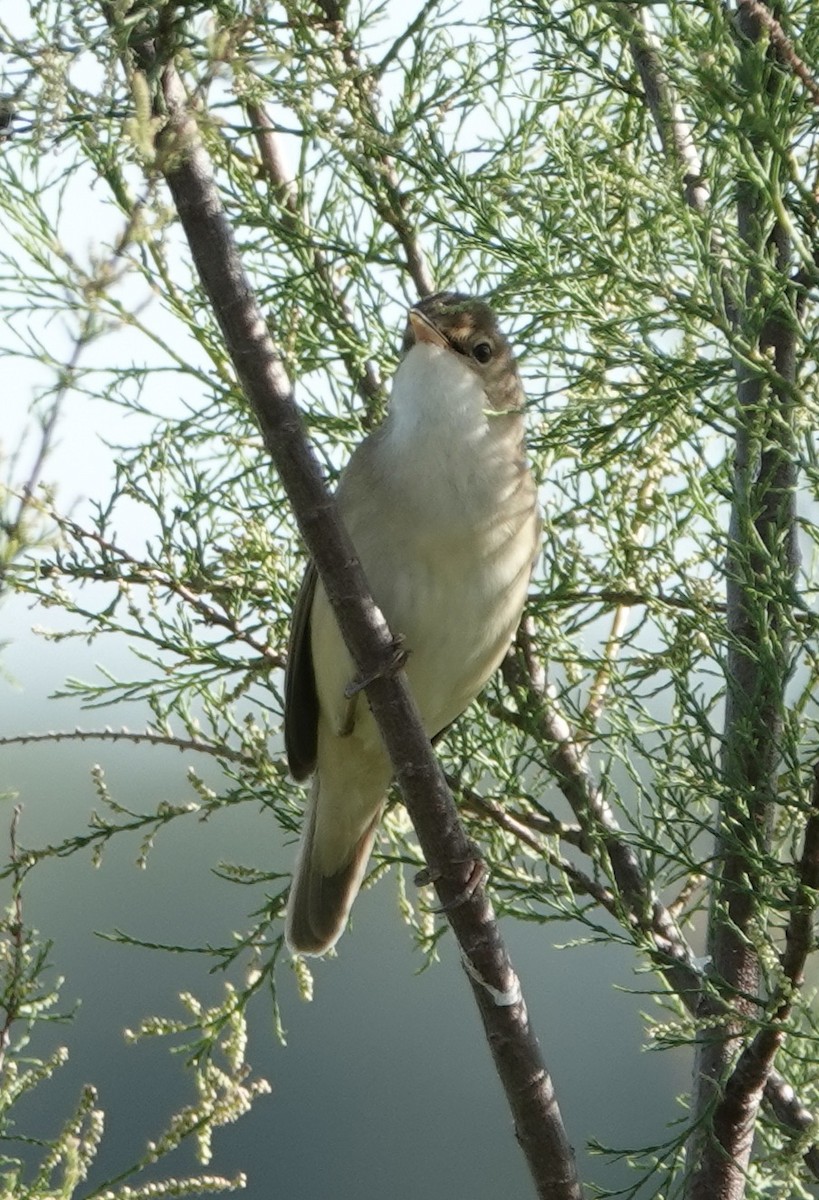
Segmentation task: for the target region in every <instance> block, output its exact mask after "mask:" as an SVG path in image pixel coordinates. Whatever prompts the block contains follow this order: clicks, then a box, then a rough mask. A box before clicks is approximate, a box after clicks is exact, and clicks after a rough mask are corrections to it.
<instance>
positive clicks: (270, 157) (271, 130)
mask: <svg viewBox="0 0 819 1200" xmlns="http://www.w3.org/2000/svg"><path fill="white" fill-rule="evenodd" d="M247 114H248V117H249V118H250V120H251V122H252V124H253V134H254V137H255V138H256V145H257V146H258V148H259V157H260V159H261V162H262V166H263V167H264V171H265V174H266V175H267V177H268V179H269V180H270V183H271V184H272V185H273V187H274V188H275V189H276V193H277V195H278V197H279V203H280V204H281V207H282V210H283V214H284V220H285V221H287V222H288V223H289V224H290V226H291V228H292V229H293V230H294V232H296V233H297V234H298V237H299V238H300V239H301V240H303V241H304V242H306V243H307V245H308V247H309V253H310V258H311V262H312V266H313V270H314V271H315V274H316V275H317V276H318V278H319V279H321V281H322V282H323V284H324V286H325V287H326V289H327V291H328V293H329V296H330V299H331V301H332V304H333V308H334V310H335V312H336V313H338V315H339V316H340V317H341V319H342V322H343V325H344V328H345V330H346V331H347V333H348V337H347V338H344V337H341V338H339V339H337V344H338V350H339V354H340V355H341V357H342V359H343V361H344V365H345V366H346V368H347V371H348V372H349V374H350V377H351V379H352V381H353V384H354V386H355V388H356V391H357V392H358V394H359V396H360V397H361V399H362V400H363V401H364V403H365V405H366V406H367V411H368V413H370V414H371V415H372V411H373V409H374V408H375V407H378V406H379V405H381V404H382V403H383V401H384V385H383V383H382V382H381V375H380V372H379V370H378V364H377V362H376V361H375V359H373V358H368V359H366V360H365V362H364V366H363V369H362V368H361V366H360V364H359V361H358V359H357V358H355V357H354V356H353V355H352V354H350V351H349V342H350V337H352V339H353V340H354V341H360V334H359V330H358V326H357V325H356V322H355V318H354V317H353V313H352V310H351V308H350V306H349V304H348V303H347V300H346V298H345V296H344V293H343V291H342V289H341V287H340V286H339V282H338V279H337V278H336V277H335V275H334V273H333V269H332V267H331V266H330V263H329V262H328V260H327V256H326V255H325V254H324V253H323V251H322V250H321V249H320V248H319V247H318V246H316V245H314V244H313V242H312V240H311V238H310V235H309V229H308V224H307V222H306V220H305V219H304V217H303V215H302V213H301V212H300V211H299V189H298V185H297V184H296V181H295V179H294V178H293V176H292V174H291V173H290V171H288V169H287V165H286V162H285V157H284V152H283V150H282V146H281V139H280V138H279V137H278V135H277V133H276V129H275V127H274V125H273V123H272V121H271V120H270V118H269V117H268V115H267V113H266V111H265V109H264V106H263V105H261V104H257V103H248V104H247Z"/></svg>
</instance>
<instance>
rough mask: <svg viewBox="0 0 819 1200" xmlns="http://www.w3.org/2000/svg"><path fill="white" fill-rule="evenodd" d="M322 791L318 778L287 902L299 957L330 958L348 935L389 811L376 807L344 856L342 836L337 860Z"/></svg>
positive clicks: (290, 930) (288, 924)
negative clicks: (322, 820) (327, 835)
mask: <svg viewBox="0 0 819 1200" xmlns="http://www.w3.org/2000/svg"><path fill="white" fill-rule="evenodd" d="M320 787H321V784H320V779H319V775H318V774H316V775H315V776H314V778H313V787H312V792H311V795H310V801H309V806H308V810H307V813H306V815H305V822H304V831H303V833H302V841H301V847H300V849H299V855H298V859H297V861H296V867H295V870H294V872H293V882H292V883H291V885H290V898H289V900H288V903H287V922H286V929H285V933H286V937H287V944H288V946H289V947H290V949H291V950H293V951H295V952H296V953H298V954H324V953H325V951H327V950H329V949H330V948H331V947H332V946H334V945H335V944H336V942H337V941H338V939H339V938H340V937H341V935H342V933H343V932H344V926H345V925H346V923H347V917H348V916H349V913H350V909H351V908H352V905H353V901H354V900H355V898H356V896H357V895H358V890H359V888H360V887H361V881H362V879H363V878H364V872H365V871H366V869H367V862H368V861H369V857H370V851H371V850H372V847H373V842H374V840H375V833H376V828H377V826H378V822H379V819H380V817H381V813H382V810H383V807H384V806H383V803H378V804H377V806H376V807H375V810H374V811H373V810H372V807H370V811H369V812H368V813H367V815H366V817H365V819H364V821H363V823H362V825H360V826H359V828H358V829H356V830H353V831H352V832H351V833H350V836H349V839H348V845H347V846H345V847H344V848H343V849H342V851H341V853H340V854H339V851H338V845H337V841H338V839H337V837H336V838H335V843H336V844H335V845H334V846H333V853H332V856H330V857H328V854H327V846H326V845H323V841H325V840H326V839H324V838H322V836H321V835H320V833H319V831H318V828H317V826H318V815H319V802H320V800H319V791H320ZM336 832H337V831H336ZM328 862H329V863H330V864H331V865H329V866H328Z"/></svg>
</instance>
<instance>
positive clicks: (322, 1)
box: [315, 0, 435, 296]
mask: <svg viewBox="0 0 819 1200" xmlns="http://www.w3.org/2000/svg"><path fill="white" fill-rule="evenodd" d="M315 4H316V7H317V8H320V9H321V11H322V12H323V14H324V16H325V18H326V22H327V29H328V31H329V32H330V33H331V34H332V36H333V38H334V39H335V42H336V46H337V49H338V53H339V55H340V57H341V60H342V61H343V63H344V65H345V67H346V68H347V75H348V78H347V80H346V81H345V82H346V83H347V84H348V85H349V87H350V88H351V89H352V90H353V91H354V93H355V97H356V111H353V110H352V109H350V115H351V116H352V117H353V119H356V118H357V117H359V115H360V114H363V115H364V117H365V118H366V120H367V122H368V124H369V125H370V126H371V128H372V129H373V130H375V131H376V132H378V133H379V134H380V135H381V139H382V140H383V138H384V129H383V127H382V125H381V122H380V120H379V117H378V113H377V111H376V107H375V103H374V100H373V92H374V90H375V88H374V84H375V79H374V78H373V73H372V72H370V71H368V70H367V69H366V68H365V67H363V66H362V64H361V62H360V61H359V58H358V55H357V53H356V51H355V49H354V48H353V45H352V42H351V40H350V35H349V33H348V32H347V30H346V29H345V26H344V19H343V8H342V6H341V5H340V4H339V3H337V0H315ZM411 28H412V26H410V29H411ZM353 166H356V167H357V169H358V170H359V173H360V174H361V175H362V178H364V179H365V180H366V182H367V183H368V184H369V185H370V186H371V187H372V188H373V197H372V198H373V204H374V206H375V208H376V211H377V212H378V215H379V216H380V217H381V219H382V220H383V221H384V222H385V223H386V224H387V225H389V226H391V228H392V229H393V230H394V231H395V235H396V237H397V238H398V241H399V243H400V245H401V247H402V249H403V251H404V254H405V255H406V265H407V271H408V273H409V276H410V278H411V279H412V282H413V283H414V284H415V288H416V291H417V292H418V295H419V296H431V295H432V293H433V292H434V291H435V280H434V277H433V274H432V271H431V270H430V266H429V263H428V262H427V258H426V255H425V254H424V252H423V250H422V249H421V244H420V242H419V241H418V234H417V233H416V231H415V229H414V228H413V226H412V225H411V224H410V222H409V221H408V220H407V217H406V199H405V197H404V195H403V193H402V191H401V187H400V184H399V180H398V174H397V172H396V170H395V163H394V162H393V160H392V159H391V158H390V156H389V155H388V154H387V153H382V154H379V155H377V156H376V175H375V176H374V177H371V176H370V175H369V174H368V172H366V171H362V169H361V164H359V163H358V162H353ZM379 183H380V184H381V185H382V187H383V189H384V191H385V192H386V197H382V196H381V195H379V191H380V189H379V187H378V184H379Z"/></svg>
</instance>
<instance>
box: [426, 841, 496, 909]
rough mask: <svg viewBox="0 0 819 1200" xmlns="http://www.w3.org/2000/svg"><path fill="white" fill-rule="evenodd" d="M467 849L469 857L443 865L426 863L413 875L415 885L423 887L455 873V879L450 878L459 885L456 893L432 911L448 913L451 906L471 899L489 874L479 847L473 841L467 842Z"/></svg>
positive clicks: (457, 906) (456, 906)
mask: <svg viewBox="0 0 819 1200" xmlns="http://www.w3.org/2000/svg"><path fill="white" fill-rule="evenodd" d="M469 850H470V857H469V858H463V859H458V860H456V861H453V862H452V863H451V864H450V863H447V865H446V866H444V867H432V866H429V865H427V866H426V867H424V868H423V870H421V871H419V872H418V873H417V875H416V876H415V886H416V887H425V886H426V885H427V884H429V883H437V881H438V880H439V879H443V878H445V877H447V876H449V877H450V879H452V877H453V876H455V875H456V873H457V879H452V881H453V882H457V884H458V887H459V891H458V893H457V895H456V896H455V897H454V898H453V899H452V900H449V901H447V903H446V904H442V905H441V906H440V907H439V908H433V909H432V912H434V913H448V912H452V910H453V908H460V907H461V905H462V904H466V903H467V902H468V901H469V900H471V899H472V897H473V896H474V895H475V893H476V892H477V890H478V888H479V887H480V886H481V884H482V883H483V882H484V880H485V879H486V877H487V875H488V874H489V871H488V869H487V866H486V863H485V862H484V860H483V859H482V858H481V852H480V848H479V847H478V846H477V845H476V844H475V842H470V843H469Z"/></svg>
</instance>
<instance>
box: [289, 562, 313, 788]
mask: <svg viewBox="0 0 819 1200" xmlns="http://www.w3.org/2000/svg"><path fill="white" fill-rule="evenodd" d="M317 579H318V574H317V572H316V568H315V566H314V564H313V563H312V562H309V563H308V564H307V570H306V571H305V572H304V579H302V581H301V587H300V589H299V594H298V596H297V597H296V604H295V607H294V608H293V622H292V625H291V627H290V645H289V647H288V651H287V666H286V668H285V672H284V748H285V751H286V753H287V764H288V766H289V767H290V774H291V775H292V776H293V778H294V779H298V780H301V779H306V778H307V776H308V775H312V773H313V771H314V770H315V767H316V741H317V729H318V694H317V692H316V674H315V670H314V668H313V654H312V650H311V647H310V613H311V611H312V608H313V597H314V595H315V592H316V581H317Z"/></svg>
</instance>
